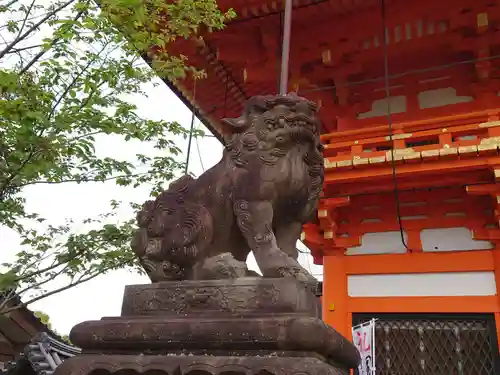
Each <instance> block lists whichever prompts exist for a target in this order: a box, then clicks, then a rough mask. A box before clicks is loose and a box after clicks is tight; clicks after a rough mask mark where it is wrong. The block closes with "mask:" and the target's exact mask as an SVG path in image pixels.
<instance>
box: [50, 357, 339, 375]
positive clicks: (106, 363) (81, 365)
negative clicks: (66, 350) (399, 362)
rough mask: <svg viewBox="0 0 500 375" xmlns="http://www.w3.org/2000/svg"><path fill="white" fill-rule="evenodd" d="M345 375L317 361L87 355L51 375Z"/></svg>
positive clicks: (70, 360) (70, 362) (265, 358)
mask: <svg viewBox="0 0 500 375" xmlns="http://www.w3.org/2000/svg"><path fill="white" fill-rule="evenodd" d="M111 373H119V374H120V375H134V374H144V373H145V374H148V375H153V374H154V375H348V374H349V370H348V369H346V368H342V367H334V366H331V365H329V364H327V363H325V362H323V361H321V360H320V359H318V358H296V357H276V356H272V355H270V356H262V357H258V356H252V357H230V356H219V357H213V356H189V355H182V356H181V355H179V356H151V355H109V356H102V355H88V356H79V357H73V358H71V359H69V360H67V361H65V362H64V363H63V364H62V365H60V366H59V367H58V368H57V370H56V372H55V375H86V374H94V375H107V374H111Z"/></svg>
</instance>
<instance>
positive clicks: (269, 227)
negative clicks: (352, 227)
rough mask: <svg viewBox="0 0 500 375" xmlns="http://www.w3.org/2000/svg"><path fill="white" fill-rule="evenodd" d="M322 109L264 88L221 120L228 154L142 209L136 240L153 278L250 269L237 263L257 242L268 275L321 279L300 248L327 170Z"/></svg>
mask: <svg viewBox="0 0 500 375" xmlns="http://www.w3.org/2000/svg"><path fill="white" fill-rule="evenodd" d="M316 112H317V106H316V104H315V103H313V102H311V101H309V100H307V99H305V98H302V97H299V96H297V95H284V96H282V95H279V96H256V97H253V98H251V99H250V100H248V102H247V103H246V105H245V109H244V111H243V113H242V115H241V116H240V117H238V118H233V119H225V120H223V124H224V125H223V126H224V130H225V132H224V133H225V134H224V136H225V138H226V145H225V151H224V154H223V156H222V160H221V161H220V162H219V163H217V164H216V165H215V166H214V167H213V168H210V169H209V170H207V171H206V172H205V173H203V174H202V175H201V176H200V177H199V178H197V179H194V178H192V177H191V176H183V177H181V178H180V179H178V180H177V181H174V182H172V183H171V184H170V186H169V188H168V189H167V190H165V191H164V192H162V193H161V194H160V195H159V196H158V197H157V198H156V199H155V200H154V201H148V202H146V203H145V204H144V206H143V208H142V210H141V211H140V212H139V214H138V216H137V222H138V226H139V230H138V231H137V233H136V235H135V237H134V241H133V243H132V248H133V250H134V252H135V253H136V254H137V256H138V257H139V258H140V261H141V263H142V264H143V266H144V268H145V269H146V271H147V273H148V275H149V276H150V278H151V280H152V281H153V282H158V281H173V280H203V279H207V278H217V279H234V278H238V277H242V276H245V275H246V276H248V275H249V272H248V270H247V269H246V267H244V268H242V267H241V266H244V264H238V263H237V262H238V261H239V262H244V261H245V260H246V259H247V256H248V254H249V252H250V251H252V252H253V254H254V256H255V260H256V262H257V264H258V265H259V268H260V270H261V271H262V274H263V275H264V276H265V277H286V276H292V277H295V278H297V279H298V280H300V281H302V282H304V283H310V284H315V283H316V282H317V280H316V279H315V278H314V277H313V276H312V275H311V274H310V273H309V272H308V271H307V270H306V269H305V268H304V267H302V266H301V265H300V264H299V262H298V261H297V257H298V252H297V249H296V243H297V240H298V239H299V237H300V233H301V228H302V225H303V224H304V223H306V222H307V221H309V220H310V219H311V218H312V217H313V215H314V212H315V209H316V206H317V203H318V199H319V195H320V192H321V189H322V185H323V179H324V176H323V175H324V171H323V170H324V166H323V164H324V163H323V154H322V152H321V151H322V147H323V146H322V145H321V142H320V137H319V126H320V121H319V120H318V117H317V113H316ZM221 254H225V255H224V256H221ZM213 257H216V258H215V259H211V258H213Z"/></svg>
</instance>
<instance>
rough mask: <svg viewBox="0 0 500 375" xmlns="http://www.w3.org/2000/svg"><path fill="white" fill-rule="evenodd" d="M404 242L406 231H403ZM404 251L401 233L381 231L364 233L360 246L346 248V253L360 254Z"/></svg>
mask: <svg viewBox="0 0 500 375" xmlns="http://www.w3.org/2000/svg"><path fill="white" fill-rule="evenodd" d="M403 234H404V238H405V242H407V241H408V238H407V235H406V233H404V232H403ZM404 252H406V248H405V247H404V246H403V241H401V233H400V232H399V231H396V232H382V233H366V234H365V235H363V236H362V237H361V246H356V247H351V248H349V249H347V251H346V254H347V255H362V254H401V253H404Z"/></svg>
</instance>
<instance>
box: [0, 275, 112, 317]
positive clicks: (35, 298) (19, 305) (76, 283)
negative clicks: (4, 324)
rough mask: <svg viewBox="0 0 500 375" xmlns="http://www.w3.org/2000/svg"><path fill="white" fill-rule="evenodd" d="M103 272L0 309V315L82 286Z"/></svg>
mask: <svg viewBox="0 0 500 375" xmlns="http://www.w3.org/2000/svg"><path fill="white" fill-rule="evenodd" d="M105 272H106V270H101V271H99V272H95V273H94V274H92V275H90V276H88V277H85V278H80V279H78V280H77V281H75V282H72V283H69V284H68V285H65V286H63V287H61V288H58V289H54V290H51V291H50V292H47V293H45V294H42V295H39V296H37V297H34V298H32V299H30V300H28V301H26V302H22V303H20V304H18V305H17V306H12V307H9V308H6V309H5V308H4V309H3V310H1V309H0V314H8V313H10V312H12V311H15V310H18V309H20V308H22V307H26V306H28V305H31V304H32V303H35V302H37V301H40V300H42V299H44V298H47V297H50V296H52V295H54V294H57V293H60V292H63V291H65V290H68V289H71V288H73V287H74V286H77V285H79V284H83V283H85V282H87V281H90V280H92V279H95V278H96V277H97V276H100V275H102V274H104V273H105Z"/></svg>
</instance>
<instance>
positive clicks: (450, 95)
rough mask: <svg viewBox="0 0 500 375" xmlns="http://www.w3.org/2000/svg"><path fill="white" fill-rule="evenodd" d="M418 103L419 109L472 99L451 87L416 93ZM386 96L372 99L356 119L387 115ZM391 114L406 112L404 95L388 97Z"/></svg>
mask: <svg viewBox="0 0 500 375" xmlns="http://www.w3.org/2000/svg"><path fill="white" fill-rule="evenodd" d="M417 99H418V104H419V107H420V108H421V109H426V108H436V107H441V106H445V105H450V104H458V103H466V102H471V101H473V100H474V98H473V97H472V96H458V95H457V90H456V89H454V88H453V87H445V88H440V89H435V90H427V91H422V92H420V93H418V95H417ZM387 101H388V99H387V98H383V99H378V100H375V101H373V103H372V107H371V110H370V111H368V112H363V113H360V114H358V119H365V118H371V117H377V116H386V115H387ZM389 103H390V108H391V114H397V113H403V112H406V96H404V95H399V96H391V97H390V98H389Z"/></svg>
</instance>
